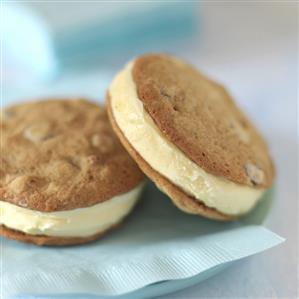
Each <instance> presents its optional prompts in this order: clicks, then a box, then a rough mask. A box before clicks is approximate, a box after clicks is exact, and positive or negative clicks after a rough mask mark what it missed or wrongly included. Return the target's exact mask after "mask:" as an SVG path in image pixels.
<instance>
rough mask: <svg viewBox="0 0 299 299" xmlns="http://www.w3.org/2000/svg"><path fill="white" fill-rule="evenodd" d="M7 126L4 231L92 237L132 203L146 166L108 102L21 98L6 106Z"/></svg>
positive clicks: (0, 188) (50, 239) (48, 240)
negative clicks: (129, 147)
mask: <svg viewBox="0 0 299 299" xmlns="http://www.w3.org/2000/svg"><path fill="white" fill-rule="evenodd" d="M1 133H2V136H1V170H0V171H1V172H0V175H1V177H0V215H1V217H0V234H1V235H2V236H5V237H7V238H11V239H16V240H19V241H24V242H31V243H34V244H38V245H71V244H79V243H86V242H89V241H93V240H95V239H97V238H99V237H100V236H102V235H103V234H104V233H106V232H107V231H109V230H110V229H112V228H114V227H116V226H117V225H118V224H119V223H120V222H121V221H122V220H123V218H124V217H125V216H127V215H128V214H129V213H130V212H131V210H132V208H133V207H134V205H135V203H136V201H137V199H138V196H139V194H140V192H141V188H142V180H143V174H142V173H141V171H140V170H139V168H138V166H137V165H136V163H135V162H134V161H133V160H132V159H131V157H130V156H129V155H128V154H127V152H126V151H125V150H124V148H123V147H122V146H121V144H120V143H119V141H118V139H117V138H116V136H115V135H114V133H113V131H112V129H111V127H110V124H109V121H108V118H107V114H106V111H105V110H104V109H103V108H101V107H99V106H97V105H95V104H92V103H90V102H87V101H85V100H45V101H40V102H32V103H26V104H20V105H16V106H13V107H10V108H8V109H6V110H4V111H3V113H2V117H1Z"/></svg>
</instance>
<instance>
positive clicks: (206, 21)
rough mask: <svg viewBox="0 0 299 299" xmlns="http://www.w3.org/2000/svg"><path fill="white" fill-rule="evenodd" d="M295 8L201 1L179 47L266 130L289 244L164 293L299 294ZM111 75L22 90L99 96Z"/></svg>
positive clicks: (274, 224) (282, 231) (271, 220)
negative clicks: (194, 34)
mask: <svg viewBox="0 0 299 299" xmlns="http://www.w3.org/2000/svg"><path fill="white" fill-rule="evenodd" d="M297 6H298V3H295V2H293V3H291V2H288V3H287V2H286V1H285V2H283V1H281V2H279V1H277V2H256V1H255V2H252V3H251V4H250V3H249V2H246V3H245V2H243V3H240V2H239V4H238V3H237V2H209V3H208V2H203V3H202V4H201V18H202V19H201V32H200V36H199V38H198V40H197V41H196V40H195V41H192V42H190V43H188V44H186V46H185V47H183V48H181V49H179V50H177V52H179V54H180V55H181V56H183V57H185V58H186V59H187V60H189V61H190V62H192V63H194V64H195V65H196V66H198V67H199V68H200V69H202V70H203V71H204V72H205V73H208V74H209V75H211V76H212V77H214V78H215V79H218V80H219V81H221V82H223V83H224V84H225V85H226V86H227V87H228V88H229V90H230V91H231V93H232V94H233V95H234V96H235V97H236V99H237V101H238V102H239V104H240V106H242V107H243V108H244V109H245V110H246V111H247V112H248V113H249V115H250V116H251V118H252V119H253V120H254V121H255V123H256V124H257V126H258V127H259V128H260V129H261V130H262V131H263V133H264V135H265V136H266V138H267V140H268V143H269V146H270V148H271V152H272V155H273V158H274V160H275V163H276V169H277V179H276V191H275V200H274V205H273V208H272V211H271V213H270V215H269V217H268V219H267V221H266V223H265V226H266V227H268V228H270V229H271V230H273V231H274V232H276V233H278V234H279V235H281V236H283V237H284V238H286V242H285V243H284V244H282V245H280V246H278V247H276V248H274V249H271V250H269V251H267V252H264V253H262V254H259V255H257V256H254V257H252V258H248V259H246V260H242V261H240V262H238V263H237V264H235V265H234V266H232V267H231V268H229V269H228V270H226V271H225V272H223V273H220V274H219V275H217V276H215V277H213V278H211V279H209V280H207V281H205V282H203V283H201V284H199V285H196V286H194V287H191V288H189V289H186V290H182V291H180V292H177V293H175V294H171V295H168V296H162V297H159V298H160V299H170V298H171V299H175V298H177V299H179V298H184V299H188V298H190V299H191V298H297V297H298V296H299V295H298V136H299V135H298V130H297V125H298V123H297V113H298V111H297V106H298V94H297V92H298V53H297V48H296V47H297V41H298V36H297V23H296V18H297V8H298V7H297ZM111 74H112V73H111ZM109 80H110V79H107V76H106V75H105V76H103V72H96V73H91V72H89V73H88V74H85V75H84V74H80V75H73V76H72V77H67V76H66V77H65V78H62V79H61V80H60V81H59V82H58V83H55V84H54V85H51V86H43V87H40V88H38V87H36V88H35V89H34V90H27V91H26V92H27V93H26V92H25V94H27V96H28V97H30V96H31V95H51V94H71V95H87V96H93V97H96V98H98V97H99V90H101V91H102V92H103V91H104V90H105V88H106V86H107V84H108V83H109V82H108V81H109ZM99 82H101V84H100V83H99ZM23 88H24V87H23ZM4 91H5V90H4ZM23 92H24V90H22V89H21V88H20V87H19V89H18V91H15V90H14V91H13V92H12V91H11V90H10V91H5V92H4V96H5V97H4V98H5V100H6V103H5V104H9V102H10V101H11V100H14V99H15V98H16V97H18V96H19V94H20V93H23Z"/></svg>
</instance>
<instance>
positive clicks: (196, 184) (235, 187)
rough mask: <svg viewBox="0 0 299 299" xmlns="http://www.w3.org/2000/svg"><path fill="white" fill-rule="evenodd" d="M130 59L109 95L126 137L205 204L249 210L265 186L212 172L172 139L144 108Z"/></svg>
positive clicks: (235, 210) (234, 211)
mask: <svg viewBox="0 0 299 299" xmlns="http://www.w3.org/2000/svg"><path fill="white" fill-rule="evenodd" d="M132 67H133V63H132V62H131V63H129V64H128V65H127V66H126V67H125V69H123V70H122V71H121V72H120V73H119V74H118V75H117V76H116V77H115V79H114V80H113V82H112V84H111V86H110V89H109V95H110V100H111V109H112V112H113V116H114V119H115V121H116V123H117V125H118V127H119V128H120V129H121V131H122V133H123V134H124V136H125V137H126V139H127V140H128V141H129V142H130V144H132V146H133V147H134V149H135V150H136V151H137V152H138V153H139V154H140V156H141V157H142V158H143V159H144V160H145V161H146V162H147V163H148V164H149V165H150V166H151V167H152V168H153V169H154V170H156V171H157V172H159V173H160V174H162V175H163V176H165V177H166V178H167V179H169V180H170V181H171V182H172V183H173V184H175V185H176V186H178V187H180V188H181V189H182V190H184V191H185V192H186V193H187V194H189V195H191V196H193V197H194V198H196V199H197V200H199V201H201V202H203V203H204V204H205V205H206V206H208V207H211V208H215V209H216V210H217V211H219V212H222V213H224V214H228V215H240V214H243V213H246V212H247V211H249V210H250V209H251V208H252V207H253V206H254V205H255V204H256V202H257V201H258V199H259V198H260V197H261V195H262V194H263V192H264V190H261V189H255V188H252V187H249V186H245V185H241V184H237V183H234V182H231V181H229V180H227V179H225V178H222V177H217V176H214V175H211V174H209V173H207V172H206V171H204V170H203V169H202V168H200V167H199V166H198V165H197V164H195V163H194V162H193V161H191V160H190V159H189V158H188V157H187V156H186V155H185V154H184V153H183V152H182V151H181V150H180V149H179V148H177V147H176V146H175V145H174V144H172V143H171V142H169V141H168V140H167V139H166V138H165V137H164V136H163V135H162V133H161V131H160V130H159V128H158V127H157V126H156V124H155V123H154V121H153V120H152V118H151V117H150V115H149V114H148V113H147V112H146V111H145V109H144V107H143V103H142V102H141V101H140V99H139V98H138V95H137V89H136V85H135V82H134V80H133V77H132Z"/></svg>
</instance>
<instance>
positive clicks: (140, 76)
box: [132, 55, 274, 188]
mask: <svg viewBox="0 0 299 299" xmlns="http://www.w3.org/2000/svg"><path fill="white" fill-rule="evenodd" d="M132 75H133V79H134V82H135V84H136V88H137V93H138V97H139V99H140V100H141V101H142V102H143V105H144V108H145V110H146V111H147V112H148V113H149V115H150V116H151V118H152V119H153V120H154V122H155V123H156V125H157V126H158V128H159V129H160V130H161V132H162V133H163V135H164V136H165V137H166V138H167V139H168V140H169V141H171V142H172V143H174V144H175V145H176V146H177V147H178V148H179V149H180V150H181V151H182V152H184V153H185V155H186V156H187V157H189V158H190V159H191V160H192V161H194V162H195V163H196V164H197V165H198V166H199V167H201V168H203V169H204V170H205V171H207V172H208V173H211V174H214V175H216V176H220V177H224V178H226V179H228V180H231V181H233V182H236V183H240V184H245V185H248V186H256V187H260V188H266V187H269V186H271V184H272V180H273V176H274V169H273V164H272V161H271V158H270V156H269V152H268V148H267V145H266V143H265V142H264V140H263V138H262V137H261V135H260V134H259V133H258V131H257V130H256V128H255V127H254V126H253V124H252V123H251V122H250V121H249V120H248V119H247V118H246V116H245V115H244V114H243V113H242V112H241V111H240V109H239V108H238V107H237V106H236V104H235V103H234V101H233V99H232V98H231V96H230V95H229V94H228V92H227V91H226V90H225V89H224V87H222V86H221V85H219V84H218V83H216V82H214V81H212V80H210V79H208V78H206V77H205V76H203V75H202V74H201V73H199V72H198V71H197V70H195V69H194V68H193V67H192V66H190V65H188V64H186V63H184V62H182V61H181V60H178V59H177V58H174V57H171V56H167V55H145V56H141V57H139V58H137V59H136V60H135V61H134V65H133V70H132Z"/></svg>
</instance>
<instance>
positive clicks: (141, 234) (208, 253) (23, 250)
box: [1, 183, 283, 298]
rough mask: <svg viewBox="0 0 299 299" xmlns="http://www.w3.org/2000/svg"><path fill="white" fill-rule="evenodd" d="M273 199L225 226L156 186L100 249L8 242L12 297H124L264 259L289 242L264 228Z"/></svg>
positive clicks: (5, 283) (6, 291)
mask: <svg viewBox="0 0 299 299" xmlns="http://www.w3.org/2000/svg"><path fill="white" fill-rule="evenodd" d="M271 200H272V196H271V192H268V193H267V194H266V195H265V198H264V199H263V201H262V202H261V203H260V204H259V206H258V207H257V209H255V210H254V211H253V212H252V213H250V214H249V215H248V216H247V217H245V218H243V219H241V220H239V221H236V222H232V223H221V222H215V221H210V220H207V219H203V218H201V217H197V216H192V215H187V214H185V213H183V212H181V211H179V210H178V209H177V208H175V207H174V206H173V205H172V203H171V202H170V200H169V199H168V198H167V197H166V196H165V195H163V194H162V193H161V192H159V191H158V189H157V188H156V187H155V186H154V185H153V184H151V183H149V184H148V185H147V187H146V190H145V191H144V194H143V196H142V200H141V201H140V203H139V204H138V206H137V208H136V210H135V211H134V213H133V214H132V215H131V216H130V217H129V219H128V220H127V222H126V223H124V225H123V226H122V227H121V228H120V229H119V230H118V231H115V232H113V233H111V234H110V235H108V236H107V237H105V238H103V239H102V240H99V241H97V242H95V243H92V244H88V245H84V246H77V247H64V248H49V247H36V246H33V245H27V244H22V243H17V242H15V241H11V240H5V239H1V247H2V266H3V271H2V288H3V290H2V291H3V295H4V298H8V297H22V296H23V298H24V296H25V295H27V296H29V295H30V296H48V297H52V296H67V295H69V294H77V296H79V297H80V294H86V295H87V294H88V295H98V296H117V295H122V294H126V293H128V292H132V291H135V290H138V289H141V288H143V287H145V286H147V285H149V284H152V283H156V282H160V281H165V280H174V279H183V278H188V277H192V276H195V275H198V274H199V273H202V272H204V271H207V270H209V269H212V268H213V267H215V266H219V265H224V264H226V263H227V262H233V261H236V260H238V259H241V258H244V257H247V256H250V255H253V254H256V253H258V252H261V251H264V250H266V249H269V248H271V247H273V246H276V245H278V244H280V243H281V242H283V239H282V238H281V237H279V236H278V235H276V234H275V233H273V232H271V231H269V230H268V229H266V228H264V227H263V226H261V225H260V224H261V223H262V222H263V219H264V218H265V217H266V215H267V214H268V212H269V209H270V206H271ZM82 296H83V295H82ZM84 297H85V295H84Z"/></svg>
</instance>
